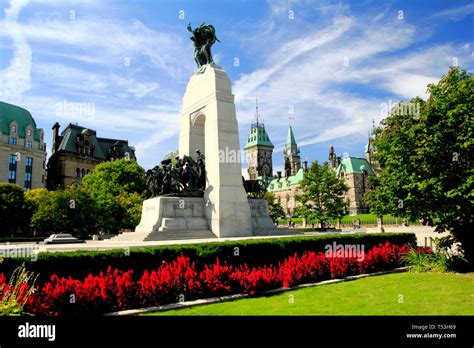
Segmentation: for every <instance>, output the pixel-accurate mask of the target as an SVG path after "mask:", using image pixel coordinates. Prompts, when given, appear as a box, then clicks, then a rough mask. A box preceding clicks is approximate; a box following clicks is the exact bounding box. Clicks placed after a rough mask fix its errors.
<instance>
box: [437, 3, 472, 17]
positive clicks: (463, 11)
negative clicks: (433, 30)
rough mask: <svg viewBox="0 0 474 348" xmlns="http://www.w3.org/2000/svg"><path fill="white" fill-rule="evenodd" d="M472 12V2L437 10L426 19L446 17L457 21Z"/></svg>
mask: <svg viewBox="0 0 474 348" xmlns="http://www.w3.org/2000/svg"><path fill="white" fill-rule="evenodd" d="M472 13H474V3H472V2H471V3H469V4H466V5H463V6H458V7H453V8H450V9H447V10H442V11H439V12H437V13H435V14H433V15H431V16H429V17H428V20H433V19H446V20H451V21H459V20H460V19H462V18H464V17H466V16H468V15H470V14H472Z"/></svg>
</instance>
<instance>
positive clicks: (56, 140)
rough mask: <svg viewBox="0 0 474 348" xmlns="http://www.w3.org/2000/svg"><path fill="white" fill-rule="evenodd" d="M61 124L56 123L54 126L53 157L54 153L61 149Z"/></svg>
mask: <svg viewBox="0 0 474 348" xmlns="http://www.w3.org/2000/svg"><path fill="white" fill-rule="evenodd" d="M59 127H60V125H59V123H58V122H56V123H55V124H54V125H53V128H52V129H53V143H52V144H51V155H53V154H54V153H56V151H57V150H58V147H59V142H58V140H59V139H58V138H59Z"/></svg>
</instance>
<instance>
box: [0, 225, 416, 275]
mask: <svg viewBox="0 0 474 348" xmlns="http://www.w3.org/2000/svg"><path fill="white" fill-rule="evenodd" d="M387 241H388V242H390V243H391V244H395V245H398V246H402V245H404V244H413V245H414V244H416V236H415V234H413V233H370V234H340V233H339V234H330V235H329V234H328V235H321V236H304V237H285V238H269V239H253V240H236V241H229V242H212V243H199V244H186V245H170V246H159V247H150V248H131V249H128V248H126V247H124V248H121V249H114V250H104V251H74V252H48V253H39V254H38V259H37V260H36V261H31V260H30V259H22V258H5V259H4V260H3V262H2V263H0V272H3V273H5V274H11V273H12V272H13V270H14V269H15V268H16V267H18V266H19V265H21V263H22V262H25V264H26V268H27V269H28V270H29V271H33V272H35V273H39V278H38V281H37V283H39V284H42V283H44V282H45V281H48V280H49V279H50V277H51V275H52V274H57V275H58V276H59V277H69V276H71V277H73V278H83V277H86V276H87V275H88V274H93V275H97V274H99V273H100V272H101V271H102V272H106V271H107V268H108V267H109V266H111V267H112V268H117V269H120V270H130V269H131V270H134V273H135V274H142V272H143V271H144V270H152V269H156V268H157V267H159V265H160V264H161V263H162V262H163V261H168V262H170V261H172V260H174V259H176V258H177V257H178V256H179V255H181V254H183V255H185V256H187V257H189V258H190V259H191V261H193V262H195V263H196V267H197V268H198V269H200V268H202V267H204V265H205V264H212V263H214V262H215V261H216V258H219V260H220V261H221V262H227V264H229V265H240V264H244V263H246V264H247V265H248V266H249V267H254V266H255V267H258V266H264V265H270V264H273V265H276V264H278V262H282V261H283V260H284V259H285V258H286V257H288V256H293V255H294V254H295V253H296V254H298V255H301V254H302V253H303V252H304V251H324V250H325V248H324V247H325V245H327V244H332V243H333V242H336V243H337V244H362V245H364V248H365V250H366V251H368V250H370V249H372V248H373V247H374V246H377V245H378V244H380V243H385V242H387Z"/></svg>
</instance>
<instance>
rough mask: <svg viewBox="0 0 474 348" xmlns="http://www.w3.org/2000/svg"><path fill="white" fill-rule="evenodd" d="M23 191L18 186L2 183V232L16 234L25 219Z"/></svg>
mask: <svg viewBox="0 0 474 348" xmlns="http://www.w3.org/2000/svg"><path fill="white" fill-rule="evenodd" d="M23 206H24V195H23V190H22V188H21V187H20V186H18V185H16V184H9V183H0V226H2V228H1V229H0V231H2V230H3V231H5V232H7V233H14V232H16V231H17V230H18V229H19V228H20V226H21V222H22V220H24V219H25V216H24V215H25V211H24V208H23Z"/></svg>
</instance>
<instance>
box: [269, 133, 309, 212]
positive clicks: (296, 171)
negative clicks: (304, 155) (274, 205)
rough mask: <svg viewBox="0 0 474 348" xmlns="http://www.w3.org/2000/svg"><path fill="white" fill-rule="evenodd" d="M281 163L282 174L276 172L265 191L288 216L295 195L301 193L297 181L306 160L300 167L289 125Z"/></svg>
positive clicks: (297, 151)
mask: <svg viewBox="0 0 474 348" xmlns="http://www.w3.org/2000/svg"><path fill="white" fill-rule="evenodd" d="M283 163H284V169H285V170H284V173H283V175H282V173H281V172H277V175H276V176H275V177H273V178H271V180H270V181H269V184H268V187H267V191H269V192H272V193H273V195H274V196H275V201H276V202H278V203H280V204H281V206H282V207H283V210H284V211H285V213H286V214H287V215H288V216H292V215H293V214H294V211H295V208H296V205H297V202H296V198H295V197H296V195H299V194H301V192H300V185H299V183H300V181H301V180H303V176H304V172H305V171H306V170H307V162H306V161H305V162H303V167H301V158H300V149H299V147H298V144H297V143H296V139H295V135H294V133H293V128H292V127H291V126H289V127H288V135H287V137H286V143H285V146H284V149H283Z"/></svg>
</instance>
